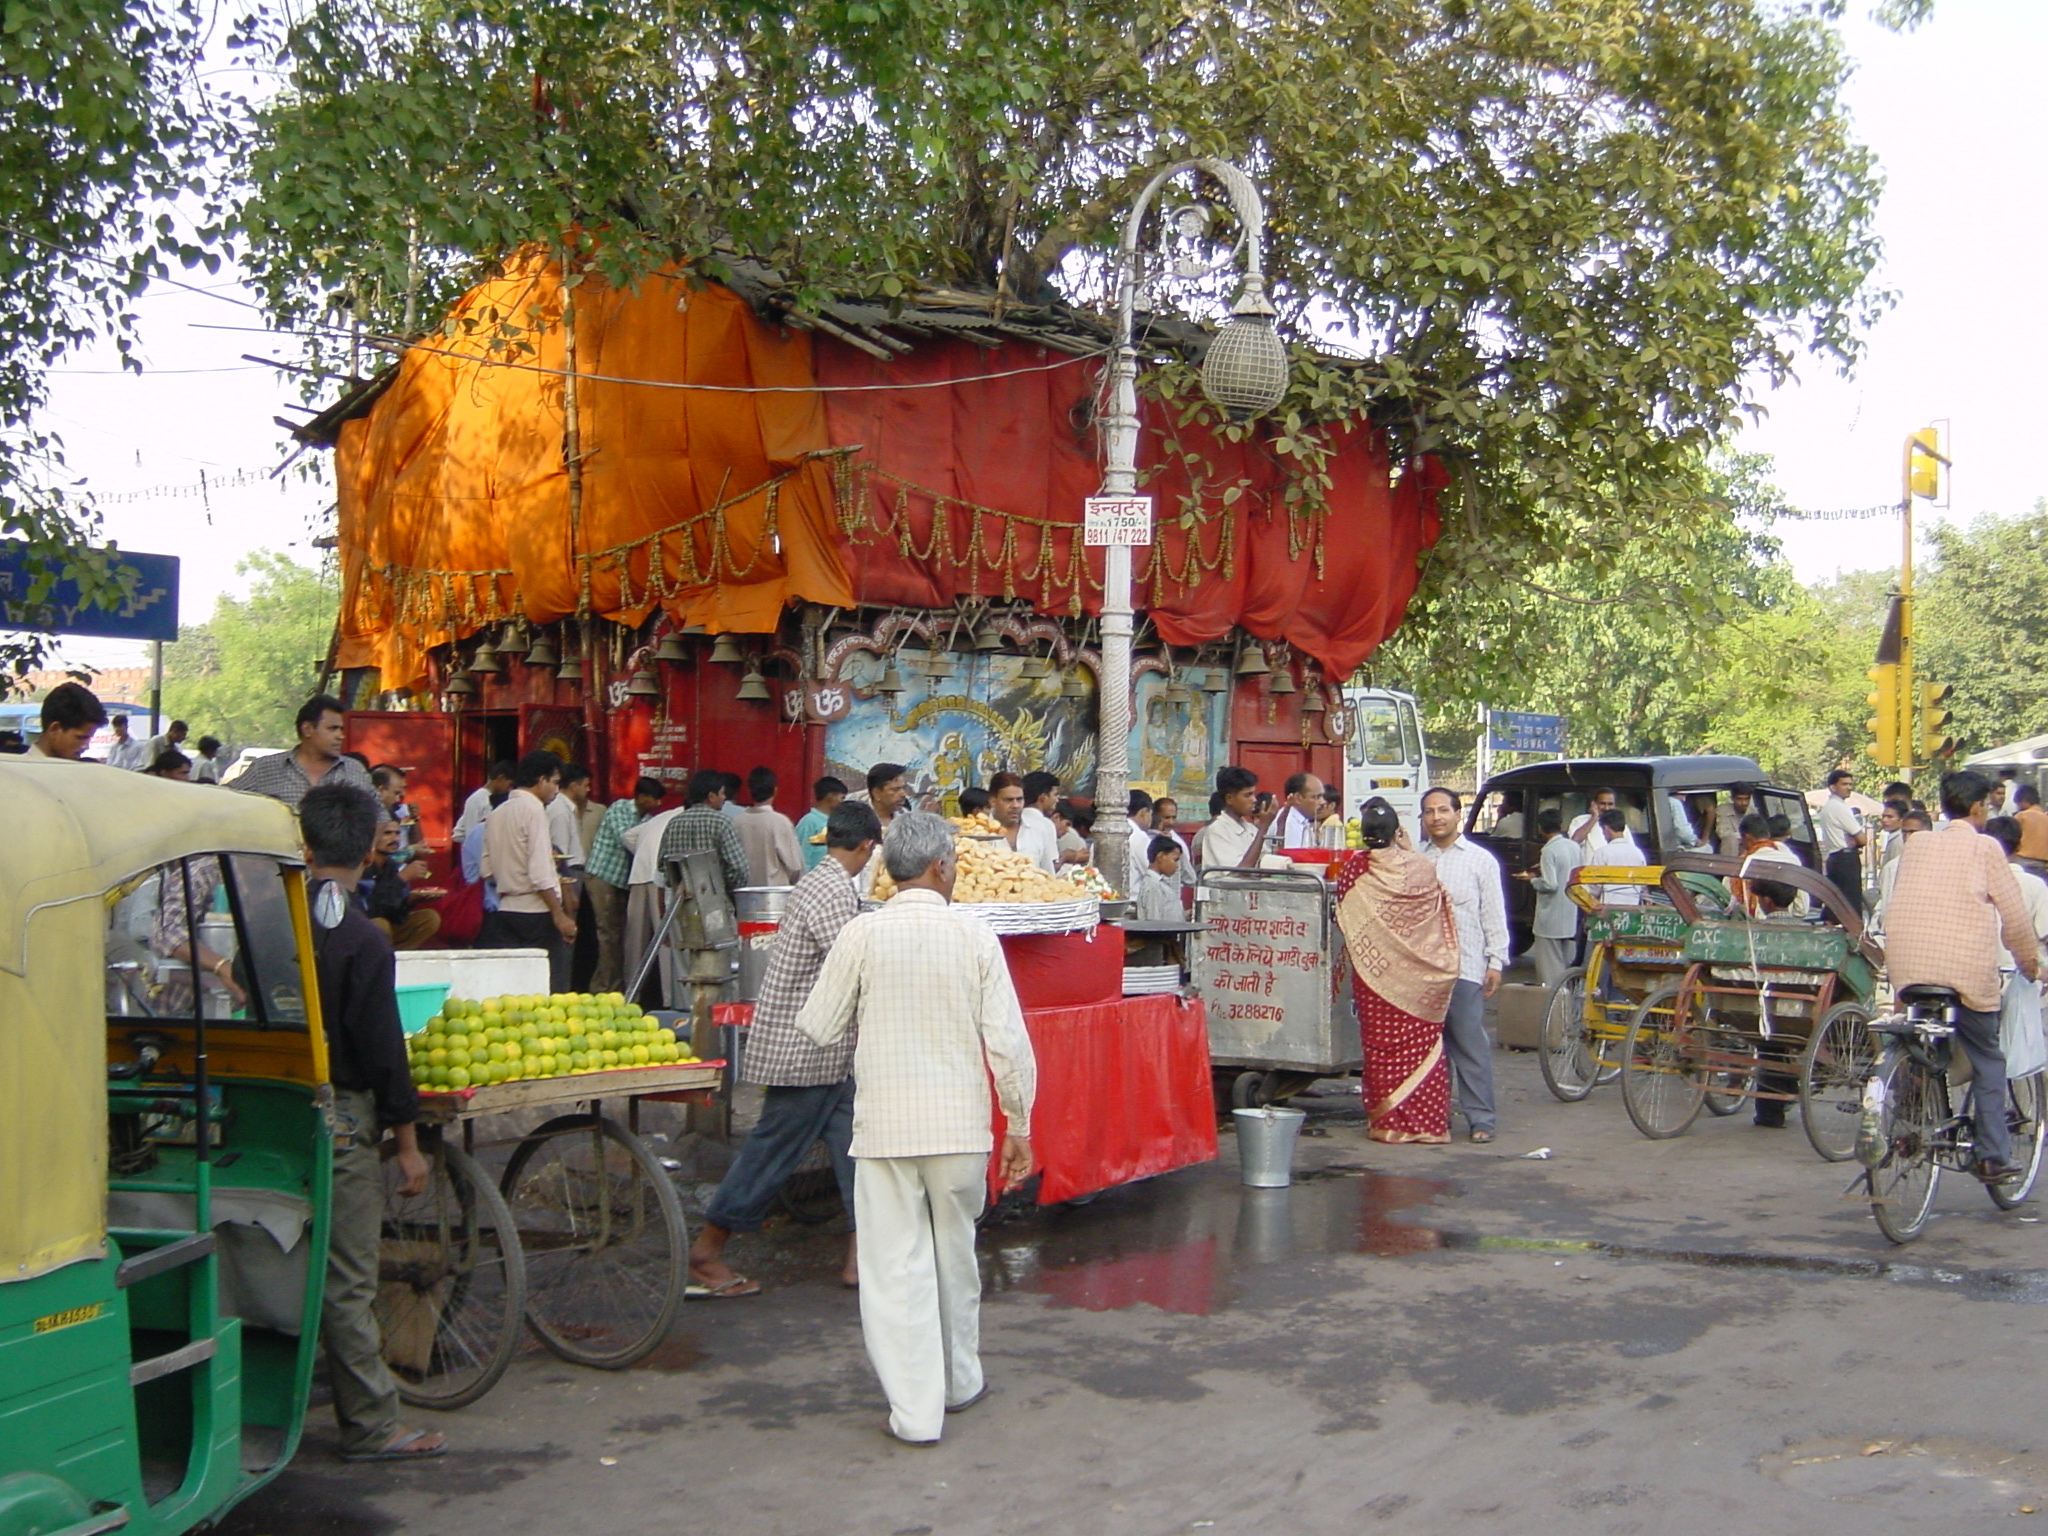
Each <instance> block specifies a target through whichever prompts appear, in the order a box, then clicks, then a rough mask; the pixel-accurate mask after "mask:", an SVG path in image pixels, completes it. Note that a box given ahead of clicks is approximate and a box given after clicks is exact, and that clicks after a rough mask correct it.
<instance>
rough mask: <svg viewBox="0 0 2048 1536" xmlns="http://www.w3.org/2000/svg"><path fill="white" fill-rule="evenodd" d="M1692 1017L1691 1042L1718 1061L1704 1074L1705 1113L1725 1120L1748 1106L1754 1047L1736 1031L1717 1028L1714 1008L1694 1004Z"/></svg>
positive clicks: (1753, 1077) (1755, 1059) (1755, 1060)
mask: <svg viewBox="0 0 2048 1536" xmlns="http://www.w3.org/2000/svg"><path fill="white" fill-rule="evenodd" d="M1693 1014H1694V1017H1693V1019H1692V1027H1691V1031H1690V1032H1691V1035H1692V1038H1693V1039H1694V1040H1695V1041H1696V1042H1698V1044H1699V1045H1700V1046H1701V1047H1702V1048H1704V1049H1705V1050H1709V1051H1712V1052H1713V1053H1714V1055H1715V1057H1716V1058H1718V1059H1717V1060H1716V1061H1715V1062H1714V1063H1713V1065H1712V1067H1711V1068H1710V1069H1709V1070H1708V1071H1707V1072H1706V1074H1705V1098H1704V1102H1705V1104H1706V1106H1707V1113H1708V1114H1710V1115H1719V1116H1722V1117H1723V1118H1725V1117H1727V1116H1729V1115H1732V1114H1734V1113H1735V1112H1736V1111H1737V1110H1738V1109H1740V1108H1742V1106H1743V1105H1744V1104H1746V1103H1748V1102H1749V1093H1750V1090H1751V1089H1753V1088H1755V1087H1756V1086H1757V1068H1758V1065H1759V1060H1758V1052H1757V1045H1756V1042H1755V1041H1754V1040H1752V1039H1750V1037H1749V1036H1748V1035H1746V1034H1744V1033H1743V1032H1742V1031H1741V1030H1739V1029H1720V1028H1716V1027H1715V1022H1716V1021H1715V1016H1714V1011H1713V1008H1712V1006H1711V1005H1710V1004H1708V1003H1706V1002H1704V1001H1701V1002H1695V1003H1694V1004H1693Z"/></svg>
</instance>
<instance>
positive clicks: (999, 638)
mask: <svg viewBox="0 0 2048 1536" xmlns="http://www.w3.org/2000/svg"><path fill="white" fill-rule="evenodd" d="M974 648H975V649H976V650H977V651H1000V650H1001V649H1002V648H1003V632H1002V631H1001V630H1000V629H998V628H996V621H995V620H994V619H984V620H983V621H982V622H981V624H980V625H979V626H977V627H976V629H975V631H974Z"/></svg>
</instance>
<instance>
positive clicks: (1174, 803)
mask: <svg viewBox="0 0 2048 1536" xmlns="http://www.w3.org/2000/svg"><path fill="white" fill-rule="evenodd" d="M1179 823H1180V802H1179V801H1178V800H1176V799H1174V798H1173V796H1171V795H1161V796H1160V797H1159V798H1158V799H1157V800H1154V801H1153V802H1152V832H1153V835H1154V836H1155V837H1170V838H1172V839H1173V840H1174V841H1175V842H1176V843H1178V844H1179V845H1180V883H1181V884H1182V885H1185V886H1191V885H1193V884H1194V883H1195V850H1194V849H1192V848H1190V847H1189V846H1188V840H1187V839H1186V838H1184V837H1182V836H1181V835H1180V825H1179Z"/></svg>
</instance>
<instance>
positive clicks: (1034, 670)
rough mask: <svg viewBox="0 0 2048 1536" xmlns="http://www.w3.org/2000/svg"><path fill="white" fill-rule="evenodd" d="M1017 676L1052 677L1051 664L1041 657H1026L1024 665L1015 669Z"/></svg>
mask: <svg viewBox="0 0 2048 1536" xmlns="http://www.w3.org/2000/svg"><path fill="white" fill-rule="evenodd" d="M1017 675H1018V676H1019V677H1050V676H1052V663H1051V662H1049V661H1047V660H1046V659H1045V658H1044V657H1043V656H1026V657H1025V658H1024V665H1023V666H1021V667H1019V668H1018V669H1017Z"/></svg>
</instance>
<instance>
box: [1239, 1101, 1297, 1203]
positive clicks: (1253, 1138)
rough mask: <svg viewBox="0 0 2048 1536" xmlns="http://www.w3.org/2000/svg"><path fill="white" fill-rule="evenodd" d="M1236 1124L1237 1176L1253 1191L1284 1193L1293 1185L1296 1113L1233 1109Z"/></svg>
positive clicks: (1293, 1110)
mask: <svg viewBox="0 0 2048 1536" xmlns="http://www.w3.org/2000/svg"><path fill="white" fill-rule="evenodd" d="M1230 1114H1231V1118H1232V1119H1234V1120H1235V1121H1236V1122H1237V1161H1238V1176H1239V1178H1240V1179H1241V1180H1242V1181H1243V1182H1244V1183H1245V1184H1247V1185H1249V1186H1250V1187H1251V1188H1253V1189H1285V1188H1286V1187H1287V1186H1288V1185H1290V1184H1292V1183H1293V1182H1294V1143H1295V1139H1296V1138H1297V1137H1298V1136H1300V1135H1301V1122H1302V1121H1304V1120H1306V1119H1307V1118H1308V1115H1307V1113H1306V1112H1304V1111H1302V1110H1299V1109H1273V1108H1267V1109H1233V1110H1232V1111H1231V1112H1230Z"/></svg>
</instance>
